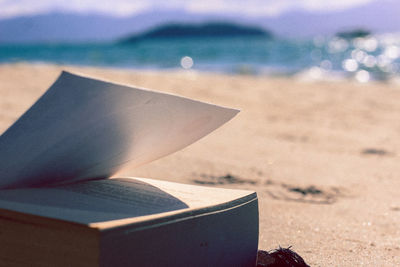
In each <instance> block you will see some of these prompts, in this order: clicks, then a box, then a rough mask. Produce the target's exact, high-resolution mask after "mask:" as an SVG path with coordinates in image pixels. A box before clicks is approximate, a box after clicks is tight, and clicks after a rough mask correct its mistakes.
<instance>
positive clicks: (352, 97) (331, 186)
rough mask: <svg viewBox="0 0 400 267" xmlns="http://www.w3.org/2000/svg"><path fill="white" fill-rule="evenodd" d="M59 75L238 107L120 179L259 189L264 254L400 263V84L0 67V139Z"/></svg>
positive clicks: (317, 261) (312, 260) (337, 262)
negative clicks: (222, 121) (216, 125)
mask: <svg viewBox="0 0 400 267" xmlns="http://www.w3.org/2000/svg"><path fill="white" fill-rule="evenodd" d="M62 69H66V70H69V71H75V72H79V73H84V74H87V75H92V76H96V77H100V78H103V79H108V80H111V81H114V82H118V83H126V84H130V85H137V86H140V87H147V88H152V89H156V90H160V91H166V92H172V93H176V94H180V95H183V96H187V97H191V98H195V99H198V100H203V101H207V102H212V103H216V104H220V105H225V106H230V107H235V108H239V109H241V110H242V111H241V113H240V114H239V115H238V116H236V117H235V118H234V119H233V120H232V121H230V122H228V123H227V124H226V125H224V126H223V127H222V128H220V129H218V130H216V131H215V132H213V133H212V134H210V135H209V136H207V137H206V138H204V139H202V140H200V141H199V142H197V143H195V144H193V145H191V146H189V147H188V148H185V149H184V150H182V151H179V152H177V153H175V154H173V155H170V156H168V157H165V158H163V159H160V160H157V161H155V162H153V163H150V164H148V165H145V166H142V167H139V168H136V169H133V168H130V167H129V165H128V166H127V167H126V168H125V169H124V170H123V172H122V173H121V174H120V175H121V176H122V175H130V176H142V177H150V178H160V179H166V180H171V181H178V182H184V183H191V184H206V185H210V186H220V187H226V188H230V187H231V188H245V189H251V190H256V191H257V192H258V196H259V203H260V241H259V247H260V249H264V250H270V249H274V248H276V247H278V246H282V247H287V246H292V248H293V249H294V250H295V251H297V252H298V253H299V254H300V255H301V256H302V257H303V258H304V259H305V261H306V262H307V263H308V264H310V265H311V266H360V265H366V266H396V265H397V266H398V265H400V193H399V189H400V162H399V156H400V119H399V115H400V101H399V100H400V86H399V85H395V84H390V83H378V82H377V83H368V84H359V83H353V82H350V81H342V82H304V81H303V82H302V81H299V80H296V79H294V78H271V77H254V76H233V75H220V74H208V73H196V72H190V71H185V72H183V71H176V72H161V71H146V72H145V71H135V70H117V69H105V68H104V69H103V68H88V67H71V66H56V65H41V64H3V65H0V96H1V97H0V133H1V132H3V131H4V130H6V128H7V127H8V126H9V125H10V124H11V123H12V122H13V121H14V120H16V119H17V118H18V117H19V116H20V115H21V114H22V113H23V112H24V111H25V110H26V109H27V108H28V107H29V106H30V105H31V104H32V103H33V102H34V101H35V100H36V99H37V98H38V97H39V96H40V95H41V94H42V93H43V92H44V91H45V90H46V89H47V88H48V87H49V86H50V85H51V84H52V82H53V81H54V80H55V79H56V77H57V76H58V74H59V72H60V71H61V70H62Z"/></svg>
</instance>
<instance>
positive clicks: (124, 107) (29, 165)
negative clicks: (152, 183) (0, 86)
mask: <svg viewBox="0 0 400 267" xmlns="http://www.w3.org/2000/svg"><path fill="white" fill-rule="evenodd" d="M237 112H238V111H237V110H233V109H229V108H223V107H220V106H216V105H211V104H207V103H203V102H199V101H194V100H191V99H187V98H183V97H179V96H174V95H169V94H165V93H160V92H154V91H150V90H145V89H137V88H132V87H128V86H123V85H118V84H114V83H109V82H104V81H100V80H96V79H91V78H86V77H81V76H77V75H74V74H71V73H67V72H63V73H62V74H61V75H60V77H59V78H58V79H57V81H56V82H55V83H54V84H53V85H52V86H51V87H50V89H49V90H48V91H47V92H46V93H45V94H44V95H43V96H42V97H41V98H40V99H39V100H38V101H37V102H36V103H35V104H34V105H33V106H32V107H31V108H30V109H29V110H28V111H27V112H26V113H25V114H24V115H23V116H21V117H20V118H19V119H18V120H17V121H16V122H15V123H14V124H13V125H12V126H11V127H10V128H9V129H8V130H7V131H6V132H5V133H4V134H3V135H1V136H0V188H18V187H29V186H42V185H48V184H54V183H64V182H73V181H79V180H87V179H100V178H108V177H110V176H112V175H113V174H115V173H116V172H117V171H118V170H119V169H120V168H121V166H122V165H123V164H124V163H126V162H130V165H131V166H139V165H141V164H144V163H147V162H150V161H152V160H155V159H157V158H160V157H163V156H165V155H167V154H170V153H173V152H175V151H177V150H179V149H182V148H183V147H185V146H187V145H189V144H191V143H193V142H195V141H196V140H198V139H200V138H201V137H203V136H205V135H206V134H208V133H210V132H211V131H213V130H214V129H216V128H218V127H219V126H221V125H222V124H224V123H225V122H226V121H228V120H229V119H231V118H232V117H233V116H234V115H235V114H236V113H237Z"/></svg>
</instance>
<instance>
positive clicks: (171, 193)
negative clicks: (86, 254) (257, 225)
mask: <svg viewBox="0 0 400 267" xmlns="http://www.w3.org/2000/svg"><path fill="white" fill-rule="evenodd" d="M250 194H251V192H248V191H244V190H232V189H221V188H209V187H203V186H193V185H185V184H178V183H172V182H166V181H157V180H152V179H145V178H113V179H103V180H94V181H87V182H80V183H72V184H66V185H58V186H55V187H43V188H42V187H41V188H18V189H9V190H0V208H3V209H8V210H13V211H19V212H22V213H28V214H34V215H39V216H44V217H48V218H54V219H61V220H66V221H71V222H77V223H84V224H88V223H96V222H105V221H110V220H119V219H127V218H134V217H139V216H146V215H155V214H160V213H164V212H170V211H177V210H187V209H199V208H206V207H212V206H215V205H220V204H222V203H228V202H230V201H233V200H236V199H239V198H242V197H245V196H248V195H250ZM49 200H51V201H49Z"/></svg>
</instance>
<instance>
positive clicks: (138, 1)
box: [0, 0, 379, 18]
mask: <svg viewBox="0 0 400 267" xmlns="http://www.w3.org/2000/svg"><path fill="white" fill-rule="evenodd" d="M375 1H379V0H247V1H244V0H168V1H165V0H0V18H10V17H15V16H21V15H35V14H40V13H48V12H54V11H58V12H60V11H61V12H77V13H105V14H109V15H113V16H131V15H134V14H138V13H141V12H145V11H147V10H151V9H164V10H165V9H183V10H185V11H188V12H193V13H222V12H223V13H232V14H243V15H250V16H278V15H280V14H282V13H284V12H288V11H294V10H306V11H310V12H327V11H334V10H338V11H339V10H344V9H347V8H351V7H356V6H361V5H365V4H368V3H371V2H375Z"/></svg>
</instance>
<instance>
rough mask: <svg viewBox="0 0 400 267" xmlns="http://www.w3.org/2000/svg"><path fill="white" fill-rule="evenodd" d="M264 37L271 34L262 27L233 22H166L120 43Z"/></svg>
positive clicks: (268, 36)
mask: <svg viewBox="0 0 400 267" xmlns="http://www.w3.org/2000/svg"><path fill="white" fill-rule="evenodd" d="M250 36H251V37H264V38H272V34H271V33H270V32H268V31H265V30H264V29H262V28H259V27H254V26H244V25H238V24H233V23H222V22H214V23H205V24H166V25H161V26H158V27H156V28H153V29H151V30H149V31H146V32H143V33H140V34H135V35H132V36H128V37H126V38H123V39H121V40H120V42H121V43H133V42H137V41H144V40H151V39H175V38H204V37H213V38H221V37H250Z"/></svg>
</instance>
